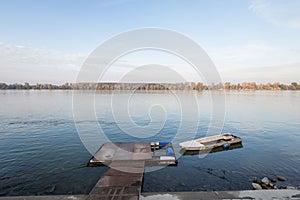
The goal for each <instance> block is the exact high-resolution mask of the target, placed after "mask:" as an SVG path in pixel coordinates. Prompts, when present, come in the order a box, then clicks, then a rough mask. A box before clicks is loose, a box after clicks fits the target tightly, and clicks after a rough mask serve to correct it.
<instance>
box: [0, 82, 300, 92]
mask: <svg viewBox="0 0 300 200" xmlns="http://www.w3.org/2000/svg"><path fill="white" fill-rule="evenodd" d="M0 90H198V91H202V90H300V84H298V83H297V82H292V83H291V84H283V83H279V82H275V83H265V84H257V83H255V82H243V83H237V84H233V83H230V82H225V83H218V84H210V85H205V84H204V83H202V82H197V83H196V82H185V83H115V82H112V83H102V82H101V83H65V84H63V85H54V84H39V83H37V84H35V85H30V84H29V83H24V84H18V83H15V84H6V83H0Z"/></svg>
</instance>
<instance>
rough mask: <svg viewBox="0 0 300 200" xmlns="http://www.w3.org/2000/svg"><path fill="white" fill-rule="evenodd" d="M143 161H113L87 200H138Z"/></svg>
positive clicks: (143, 166)
mask: <svg viewBox="0 0 300 200" xmlns="http://www.w3.org/2000/svg"><path fill="white" fill-rule="evenodd" d="M144 168H145V161H113V162H112V163H111V165H110V168H109V169H108V170H107V171H106V172H105V173H104V174H103V175H102V177H101V178H100V180H99V181H98V182H97V184H96V185H95V187H94V188H93V189H92V190H91V192H90V194H89V196H88V198H87V199H88V200H96V199H105V200H113V199H114V200H124V199H126V200H127V199H128V200H129V199H130V200H138V199H139V197H140V194H141V188H142V182H143V174H144Z"/></svg>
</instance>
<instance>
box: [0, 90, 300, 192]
mask: <svg viewBox="0 0 300 200" xmlns="http://www.w3.org/2000/svg"><path fill="white" fill-rule="evenodd" d="M74 92H75V96H76V98H77V99H76V100H77V102H82V105H84V104H85V103H89V102H90V101H89V99H91V97H92V98H94V100H95V105H94V106H93V107H94V108H95V112H94V115H95V119H94V120H91V119H89V120H85V118H84V117H82V118H80V119H78V118H77V119H75V121H74V118H73V116H77V114H78V112H79V113H81V114H82V115H84V111H85V108H84V106H79V107H78V106H76V105H75V107H74V104H73V102H74V99H72V97H73V91H47V90H45V91H13V90H12V91H9V90H7V91H0V152H1V153H0V195H42V194H82V193H89V191H90V190H91V189H92V187H93V186H94V184H95V183H96V182H97V180H98V179H99V177H100V176H101V174H102V173H103V172H105V170H106V169H107V168H106V167H86V163H87V161H88V160H89V159H90V157H91V153H90V152H89V151H91V152H92V151H94V150H95V148H98V146H99V147H100V145H101V141H96V142H97V143H96V145H97V147H94V149H93V148H90V147H87V148H86V147H85V146H84V145H83V143H82V141H81V139H80V138H82V131H83V132H86V133H90V134H91V135H92V136H93V135H94V134H95V133H97V132H99V130H95V124H98V125H99V127H101V130H102V132H104V133H105V135H106V136H107V138H108V139H109V140H110V141H122V142H129V141H131V142H132V141H172V140H173V138H175V137H176V138H177V142H178V141H184V140H186V139H188V138H191V137H201V136H205V135H211V134H213V133H212V132H208V130H209V128H210V127H213V128H216V129H212V130H218V128H219V129H220V131H221V132H230V133H233V134H235V135H238V136H240V137H242V138H243V146H242V147H239V148H236V149H232V150H228V151H220V152H215V153H210V154H207V155H181V154H180V153H178V152H177V156H178V157H179V163H178V166H177V167H166V168H162V169H160V170H155V171H152V172H147V173H145V175H144V182H143V188H142V190H143V192H155V191H156V192H158V191H203V190H244V189H251V188H252V186H251V182H252V179H253V178H254V177H260V178H262V177H264V176H269V177H273V176H275V175H282V176H285V177H286V178H287V181H286V182H284V183H280V184H281V185H292V186H299V185H300V168H299V166H300V101H299V99H300V92H299V91H229V92H226V93H222V92H218V91H215V92H212V93H209V92H207V91H206V92H196V91H185V92H184V91H172V92H170V91H169V92H168V91H165V92H164V91H157V92H156V91H155V92H146V91H145V92H143V91H140V92H138V93H136V94H134V95H131V94H128V93H129V92H126V91H110V92H108V91H98V92H97V93H96V94H94V93H93V92H92V91H74ZM112 96H113V98H112ZM128 97H130V98H128ZM224 97H226V102H224V103H225V104H224V105H225V106H224V107H222V106H220V105H222V102H223V98H224ZM212 98H215V99H216V100H217V101H216V102H217V104H218V105H216V104H215V105H214V103H212ZM112 99H113V100H112ZM193 100H195V101H196V104H197V105H195V104H194V103H193ZM218 101H220V102H218ZM221 101H222V102H221ZM112 102H113V103H112ZM124 107H125V108H126V109H123V108H124ZM112 108H113V110H114V112H112ZM197 108H199V112H195V110H197ZM214 108H217V110H218V112H216V113H215V115H214V114H213V109H214ZM74 109H77V110H76V113H77V114H76V113H74ZM80 109H82V110H80ZM120 110H125V111H128V113H129V114H128V113H126V112H121V111H120ZM81 111H83V112H81ZM219 111H220V112H219ZM189 113H190V114H189ZM222 113H225V114H224V115H223V114H222ZM127 114H128V115H129V116H130V118H127V116H125V115H127ZM80 116H81V115H80ZM197 116H198V117H197ZM214 116H215V117H214ZM213 118H215V119H216V121H217V123H216V124H214V123H211V120H212V119H213ZM128 119H130V121H128ZM223 119H224V121H223ZM75 122H76V123H75ZM195 122H197V123H196V131H195V130H194V128H195ZM156 124H157V125H156ZM182 124H183V125H182ZM220 125H222V126H221V127H219V126H220ZM214 126H218V127H214ZM99 127H98V128H99ZM139 127H141V129H139ZM76 128H77V129H76ZM143 128H144V129H143ZM179 129H181V132H180V133H179V134H178V132H177V131H178V130H179ZM136 130H139V131H140V130H145V131H140V132H141V133H140V135H139V132H138V131H136ZM147 131H148V132H147ZM78 132H79V134H78ZM131 133H132V134H131ZM215 134H217V133H215ZM178 135H179V136H178ZM177 136H178V137H177ZM94 142H95V141H94ZM175 143H176V142H175ZM94 145H95V144H94ZM175 146H176V147H175V148H178V145H177V143H176V144H175Z"/></svg>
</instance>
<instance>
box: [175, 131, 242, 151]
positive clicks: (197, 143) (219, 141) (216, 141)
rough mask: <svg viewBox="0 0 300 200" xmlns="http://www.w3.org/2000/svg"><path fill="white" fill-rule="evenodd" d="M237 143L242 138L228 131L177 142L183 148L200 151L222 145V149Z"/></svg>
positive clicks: (240, 141)
mask: <svg viewBox="0 0 300 200" xmlns="http://www.w3.org/2000/svg"><path fill="white" fill-rule="evenodd" d="M238 143H242V138H240V137H238V136H235V135H233V134H230V133H224V134H220V135H214V136H209V137H203V138H198V139H195V140H190V141H186V142H182V143H180V144H179V146H180V147H181V148H182V149H183V150H188V151H195V150H198V151H202V150H208V149H214V148H217V147H223V148H224V149H228V148H229V147H230V146H231V145H233V144H238Z"/></svg>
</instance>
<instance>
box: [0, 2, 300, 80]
mask: <svg viewBox="0 0 300 200" xmlns="http://www.w3.org/2000/svg"><path fill="white" fill-rule="evenodd" d="M0 24H1V27H0V53H1V54H0V72H1V74H0V82H9V83H13V82H24V81H28V82H31V83H35V82H51V83H63V82H75V80H76V75H77V73H78V71H79V69H80V66H81V64H82V63H83V61H84V59H85V58H87V56H88V55H89V53H90V52H91V51H92V50H94V49H95V48H96V47H97V46H98V45H100V44H101V43H102V42H103V41H105V40H107V39H109V38H111V37H112V36H114V35H116V34H119V33H121V32H124V31H128V30H132V29H137V28H143V27H159V28H166V29H171V30H174V31H177V32H179V33H182V34H184V35H186V36H188V37H190V38H191V39H193V40H194V41H196V42H197V43H199V44H200V45H201V46H202V47H203V48H204V50H205V51H206V52H207V53H208V55H209V56H210V57H211V58H212V59H213V61H214V63H215V64H216V66H217V68H218V69H219V72H220V74H221V76H222V78H223V80H224V81H232V82H242V81H257V82H269V81H270V82H273V81H275V80H279V81H281V82H287V83H288V82H291V81H300V80H299V78H298V77H299V73H300V69H299V68H300V56H299V55H300V39H299V38H300V37H299V35H300V1H297V0H294V1H290V0H287V1H284V0H282V1H279V0H274V1H272V0H254V1H252V0H243V1H239V0H226V1H217V0H210V1H209V0H206V1H204V0H198V1H196V0H195V1H194V0H187V1H183V0H182V1H176V0H175V1H169V0H166V1H149V0H117V1H109V0H105V1H83V0H78V1H71V0H43V1H38V0H6V1H3V0H1V6H0ZM141 55H142V56H141ZM153 55H155V53H153V52H152V53H149V54H147V52H144V53H143V54H138V55H136V56H134V55H132V56H128V57H126V58H123V60H120V61H119V63H117V64H116V65H117V68H116V69H115V72H114V70H112V72H111V73H112V74H113V73H116V72H119V71H118V70H122V69H123V68H124V69H125V68H126V66H124V67H123V68H122V63H124V62H125V61H126V62H127V63H128V62H129V63H138V64H146V63H148V62H150V61H151V60H149V58H153ZM154 57H155V58H156V59H155V60H154V61H153V62H162V63H165V64H169V65H175V64H176V63H175V62H177V59H174V60H172V59H166V60H163V59H161V57H162V56H154ZM141 58H143V59H144V60H143V59H141ZM121 68H122V69H121ZM125 71H126V70H125ZM190 74H192V72H191V73H190ZM188 76H189V75H187V79H189V77H188ZM110 79H114V77H113V76H111V77H110V78H109V77H108V80H110ZM190 79H191V80H193V81H197V78H196V77H192V76H191V77H190Z"/></svg>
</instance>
